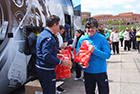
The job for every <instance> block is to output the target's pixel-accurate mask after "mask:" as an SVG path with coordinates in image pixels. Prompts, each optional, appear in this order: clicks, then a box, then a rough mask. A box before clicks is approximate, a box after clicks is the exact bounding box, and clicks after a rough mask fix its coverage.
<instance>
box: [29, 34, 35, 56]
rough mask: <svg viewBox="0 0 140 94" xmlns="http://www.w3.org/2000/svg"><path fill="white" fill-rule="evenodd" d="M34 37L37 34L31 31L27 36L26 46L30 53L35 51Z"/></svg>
mask: <svg viewBox="0 0 140 94" xmlns="http://www.w3.org/2000/svg"><path fill="white" fill-rule="evenodd" d="M36 39H37V36H36V35H35V34H34V33H33V32H31V33H30V35H29V36H28V46H29V51H30V52H29V53H30V54H34V53H35V52H36Z"/></svg>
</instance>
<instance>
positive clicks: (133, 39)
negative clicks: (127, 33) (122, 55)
mask: <svg viewBox="0 0 140 94" xmlns="http://www.w3.org/2000/svg"><path fill="white" fill-rule="evenodd" d="M132 36H133V37H132V42H133V49H134V50H136V44H137V43H136V29H135V28H134V29H133V30H132Z"/></svg>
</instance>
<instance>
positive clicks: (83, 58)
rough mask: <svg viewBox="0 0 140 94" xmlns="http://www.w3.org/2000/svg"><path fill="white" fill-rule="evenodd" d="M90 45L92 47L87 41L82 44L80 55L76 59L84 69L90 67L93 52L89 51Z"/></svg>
mask: <svg viewBox="0 0 140 94" xmlns="http://www.w3.org/2000/svg"><path fill="white" fill-rule="evenodd" d="M90 45H91V43H89V42H88V41H87V40H84V41H83V42H82V44H81V47H80V50H79V53H78V55H77V56H76V57H75V59H74V61H76V62H79V64H80V65H81V66H82V67H83V68H87V67H88V66H89V64H88V61H89V59H90V56H91V52H90V51H89V46H90ZM75 53H76V52H75Z"/></svg>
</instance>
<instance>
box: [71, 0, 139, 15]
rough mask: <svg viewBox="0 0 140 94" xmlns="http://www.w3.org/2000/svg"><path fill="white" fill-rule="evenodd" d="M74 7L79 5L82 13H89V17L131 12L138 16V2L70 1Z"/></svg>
mask: <svg viewBox="0 0 140 94" xmlns="http://www.w3.org/2000/svg"><path fill="white" fill-rule="evenodd" d="M72 1H73V4H74V6H76V5H79V4H81V11H82V12H91V16H95V15H101V14H112V15H118V14H119V13H125V12H133V13H137V14H140V0H72Z"/></svg>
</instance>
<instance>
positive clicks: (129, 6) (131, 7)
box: [123, 4, 134, 9]
mask: <svg viewBox="0 0 140 94" xmlns="http://www.w3.org/2000/svg"><path fill="white" fill-rule="evenodd" d="M123 8H125V9H133V8H134V6H132V5H131V4H129V5H123Z"/></svg>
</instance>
